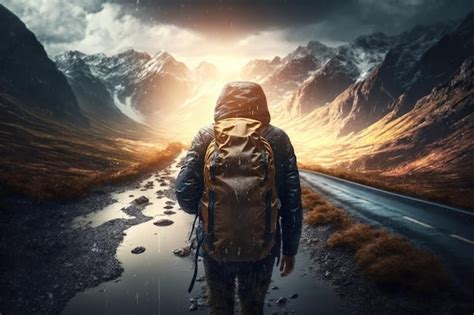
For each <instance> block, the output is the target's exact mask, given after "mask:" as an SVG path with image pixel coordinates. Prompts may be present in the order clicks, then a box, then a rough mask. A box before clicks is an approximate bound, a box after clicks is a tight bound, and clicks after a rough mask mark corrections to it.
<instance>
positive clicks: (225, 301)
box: [203, 255, 275, 315]
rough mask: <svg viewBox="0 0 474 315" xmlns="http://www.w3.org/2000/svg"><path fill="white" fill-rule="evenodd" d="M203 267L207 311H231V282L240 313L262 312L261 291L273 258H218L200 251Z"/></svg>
mask: <svg viewBox="0 0 474 315" xmlns="http://www.w3.org/2000/svg"><path fill="white" fill-rule="evenodd" d="M203 261H204V270H205V273H206V281H207V284H208V286H209V307H210V313H211V314H216V315H217V314H218V315H227V314H234V297H235V286H236V284H237V293H238V295H239V300H240V313H241V314H252V315H258V314H263V307H264V303H265V294H266V292H267V290H268V286H269V285H270V281H271V279H272V271H273V265H274V263H275V258H274V257H272V256H269V257H267V258H265V259H263V260H261V261H257V262H248V263H247V262H246V263H241V262H239V263H229V262H218V261H215V260H213V259H212V258H210V257H208V256H207V255H204V259H203Z"/></svg>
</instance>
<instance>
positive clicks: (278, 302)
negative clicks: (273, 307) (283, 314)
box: [275, 296, 288, 305]
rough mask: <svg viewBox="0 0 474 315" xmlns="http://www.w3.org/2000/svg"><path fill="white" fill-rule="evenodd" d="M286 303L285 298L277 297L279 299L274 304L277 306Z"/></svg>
mask: <svg viewBox="0 0 474 315" xmlns="http://www.w3.org/2000/svg"><path fill="white" fill-rule="evenodd" d="M286 302H288V300H287V299H286V297H283V296H282V297H279V298H278V299H277V300H276V301H275V303H276V304H277V305H285V304H286Z"/></svg>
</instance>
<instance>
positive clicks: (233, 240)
mask: <svg viewBox="0 0 474 315" xmlns="http://www.w3.org/2000/svg"><path fill="white" fill-rule="evenodd" d="M214 120H215V123H214V125H213V126H208V127H204V128H202V129H201V130H199V132H198V133H197V135H196V136H195V138H194V140H193V143H192V146H191V149H190V150H189V152H188V154H187V156H186V159H185V163H184V165H183V167H182V169H181V172H180V174H179V175H178V178H177V180H176V196H177V198H178V202H179V204H180V206H181V208H183V210H184V211H186V212H187V213H190V214H196V215H197V217H198V216H199V219H200V224H199V225H198V227H197V239H198V244H199V245H201V243H203V244H204V245H203V246H204V250H203V251H199V250H198V252H200V253H201V254H202V256H203V262H204V268H205V275H206V281H207V284H208V286H209V305H210V310H211V314H233V312H234V290H235V286H236V285H237V290H238V295H239V300H240V308H241V313H242V314H263V306H264V300H265V294H266V291H267V290H268V286H269V284H270V281H271V276H272V270H273V266H274V264H275V260H277V264H278V261H279V263H280V275H281V276H282V277H285V276H287V275H289V274H290V273H291V272H292V271H293V269H294V266H295V255H296V253H297V250H298V244H299V240H300V236H301V225H302V207H301V191H300V181H299V174H298V169H297V165H296V156H295V154H294V151H293V146H292V144H291V142H290V140H289V138H288V136H287V135H286V133H285V132H284V131H283V130H281V129H279V128H276V127H274V126H272V125H270V113H269V111H268V107H267V101H266V97H265V94H264V93H263V90H262V88H261V87H260V85H258V84H256V83H251V82H232V83H229V84H227V85H226V86H225V87H224V89H223V91H222V93H221V95H220V96H219V98H218V100H217V105H216V108H215V114H214ZM268 145H269V146H268ZM269 147H271V148H269ZM262 148H265V149H263V150H262ZM260 160H261V161H262V163H260ZM261 165H263V166H261ZM219 185H220V186H219ZM262 187H263V188H262ZM265 187H266V188H265ZM229 190H232V191H229ZM262 190H263V191H262ZM273 190H274V191H275V192H276V194H273V193H272V191H273ZM242 196H245V197H244V198H243V197H242ZM263 196H265V202H263V201H261V200H260V199H262V198H263ZM267 197H268V198H267ZM263 208H265V210H262V209H263ZM249 209H250V210H249ZM263 211H265V212H263ZM272 213H274V214H275V215H274V216H273V215H272ZM263 217H265V220H263V219H261V220H260V219H259V218H263ZM226 222H229V223H226ZM219 224H220V225H219ZM230 230H232V231H230ZM263 231H265V233H264V232H263ZM219 233H220V234H219ZM225 238H228V239H227V240H225ZM250 239H251V240H250ZM223 244H224V245H223ZM237 244H239V245H237ZM237 247H238V248H237ZM280 254H282V256H281V261H280ZM247 259H248V261H247ZM236 282H237V283H236ZM190 289H192V286H191V288H190Z"/></svg>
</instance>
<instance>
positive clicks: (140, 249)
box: [132, 246, 145, 255]
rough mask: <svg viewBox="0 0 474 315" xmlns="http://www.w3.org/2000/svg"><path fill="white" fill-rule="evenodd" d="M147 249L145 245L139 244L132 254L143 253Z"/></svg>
mask: <svg viewBox="0 0 474 315" xmlns="http://www.w3.org/2000/svg"><path fill="white" fill-rule="evenodd" d="M144 251H145V247H143V246H138V247H135V248H134V249H132V254H137V255H138V254H141V253H143V252H144Z"/></svg>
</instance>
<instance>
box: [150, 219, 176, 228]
mask: <svg viewBox="0 0 474 315" xmlns="http://www.w3.org/2000/svg"><path fill="white" fill-rule="evenodd" d="M173 223H174V222H173V221H171V220H169V219H160V220H158V221H156V222H153V224H154V225H156V226H168V225H171V224H173Z"/></svg>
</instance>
